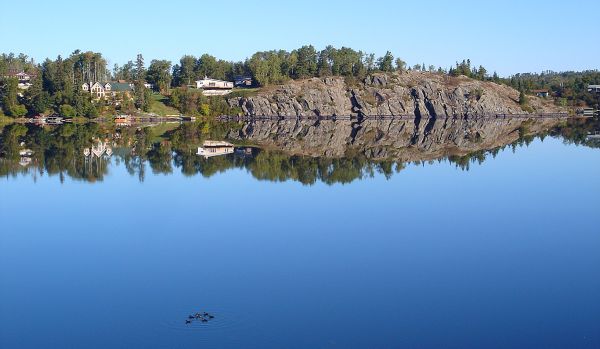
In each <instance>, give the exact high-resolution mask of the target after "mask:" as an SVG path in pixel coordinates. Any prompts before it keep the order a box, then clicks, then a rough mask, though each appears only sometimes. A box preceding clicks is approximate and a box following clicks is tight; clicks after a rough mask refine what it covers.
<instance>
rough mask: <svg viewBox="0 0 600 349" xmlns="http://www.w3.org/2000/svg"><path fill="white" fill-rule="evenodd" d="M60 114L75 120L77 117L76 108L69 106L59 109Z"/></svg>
mask: <svg viewBox="0 0 600 349" xmlns="http://www.w3.org/2000/svg"><path fill="white" fill-rule="evenodd" d="M59 113H60V115H61V116H63V117H65V118H74V117H75V116H77V111H76V110H75V108H73V107H72V106H70V105H68V104H63V105H61V106H60V108H59Z"/></svg>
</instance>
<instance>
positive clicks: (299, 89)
mask: <svg viewBox="0 0 600 349" xmlns="http://www.w3.org/2000/svg"><path fill="white" fill-rule="evenodd" d="M518 99H519V92H518V91H516V90H515V89H512V88H510V87H508V86H505V85H499V84H495V83H493V82H483V81H477V80H473V79H469V78H467V77H464V76H463V77H450V76H447V75H441V74H433V73H425V72H407V73H403V74H377V75H374V76H369V77H367V78H365V79H364V80H363V81H360V82H352V83H348V82H346V80H345V79H344V78H342V77H329V78H313V79H308V80H303V81H292V82H290V83H288V84H285V85H282V86H278V87H274V88H271V89H268V90H266V91H262V92H261V93H260V94H259V95H257V96H252V97H238V98H232V99H230V100H229V103H230V104H231V105H232V106H239V107H240V108H241V109H242V110H243V112H244V114H246V115H250V116H256V115H258V116H375V115H385V116H392V115H415V116H423V117H438V118H445V117H463V116H466V115H490V114H519V113H524V112H523V110H522V108H521V106H520V105H519V104H518ZM530 106H531V107H532V108H533V110H534V111H535V112H537V113H543V112H556V111H557V108H556V107H554V106H553V105H552V103H550V102H549V101H546V100H543V99H539V98H535V97H531V99H530Z"/></svg>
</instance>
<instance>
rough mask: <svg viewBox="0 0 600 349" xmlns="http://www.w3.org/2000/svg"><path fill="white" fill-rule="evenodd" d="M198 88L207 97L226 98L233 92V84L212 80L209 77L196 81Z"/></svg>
mask: <svg viewBox="0 0 600 349" xmlns="http://www.w3.org/2000/svg"><path fill="white" fill-rule="evenodd" d="M196 88H197V89H199V90H202V94H203V95H205V96H224V95H226V94H229V93H231V91H232V90H233V82H230V81H223V80H217V79H211V78H209V77H207V76H205V77H204V79H201V80H197V81H196Z"/></svg>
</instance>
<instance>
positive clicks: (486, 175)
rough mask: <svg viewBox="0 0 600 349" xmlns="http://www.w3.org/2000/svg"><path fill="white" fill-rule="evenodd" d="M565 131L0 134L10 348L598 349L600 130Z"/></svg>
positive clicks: (206, 126)
mask: <svg viewBox="0 0 600 349" xmlns="http://www.w3.org/2000/svg"><path fill="white" fill-rule="evenodd" d="M553 123H555V122H550V121H548V122H539V123H538V122H527V121H522V120H521V121H519V120H512V121H511V120H504V121H497V120H472V121H456V120H455V121H436V122H425V121H422V122H421V123H420V124H417V123H415V122H413V121H403V120H399V121H393V120H372V121H364V122H362V123H356V122H353V121H321V122H320V121H310V120H306V121H295V120H287V121H269V120H263V121H246V122H238V123H195V124H182V125H178V124H176V125H158V126H155V127H142V126H136V125H133V126H128V127H115V126H107V125H96V124H89V125H72V124H66V125H59V126H44V127H38V126H33V125H16V124H12V125H5V126H0V128H1V130H0V132H1V137H2V138H1V143H0V144H1V147H0V157H1V159H0V175H1V176H2V177H1V178H0V221H1V222H2V228H1V229H0V347H2V348H599V347H600V221H599V219H598V217H600V216H599V214H598V208H599V206H598V198H600V182H599V178H600V141H598V140H597V139H596V138H594V137H593V136H588V134H589V133H592V134H593V133H594V132H596V131H598V130H600V128H599V127H598V122H597V121H587V122H583V121H581V122H578V123H574V124H572V123H563V124H561V125H556V124H553ZM207 140H211V141H213V140H214V141H227V142H230V143H231V144H233V145H235V146H234V147H233V148H231V149H229V147H228V146H223V147H214V148H215V149H212V150H211V151H214V152H216V153H217V154H215V155H216V156H202V155H197V154H196V153H197V152H198V147H202V146H203V145H205V144H208V143H204V142H206V141H207ZM207 148H208V147H207ZM221 148H223V149H221ZM229 150H230V151H229ZM221 151H223V154H224V155H219V154H220V152H221ZM196 312H199V313H201V314H202V313H203V312H208V313H209V314H211V315H212V316H214V318H211V319H207V321H202V319H195V318H194V319H192V320H191V323H186V320H187V319H188V316H189V315H190V314H195V313H196ZM202 318H204V317H202Z"/></svg>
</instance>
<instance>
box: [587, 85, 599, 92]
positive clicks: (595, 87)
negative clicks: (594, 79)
mask: <svg viewBox="0 0 600 349" xmlns="http://www.w3.org/2000/svg"><path fill="white" fill-rule="evenodd" d="M588 92H595V93H600V85H588Z"/></svg>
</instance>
